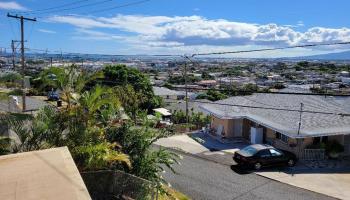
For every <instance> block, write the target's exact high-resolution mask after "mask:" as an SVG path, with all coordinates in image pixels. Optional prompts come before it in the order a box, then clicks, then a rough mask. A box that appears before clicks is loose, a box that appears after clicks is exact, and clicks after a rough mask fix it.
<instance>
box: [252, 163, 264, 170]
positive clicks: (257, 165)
mask: <svg viewBox="0 0 350 200" xmlns="http://www.w3.org/2000/svg"><path fill="white" fill-rule="evenodd" d="M261 167H262V166H261V163H259V162H257V163H255V164H254V169H256V170H260V169H261Z"/></svg>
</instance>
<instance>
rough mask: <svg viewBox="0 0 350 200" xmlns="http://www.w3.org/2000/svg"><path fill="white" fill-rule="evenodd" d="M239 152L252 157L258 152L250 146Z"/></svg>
mask: <svg viewBox="0 0 350 200" xmlns="http://www.w3.org/2000/svg"><path fill="white" fill-rule="evenodd" d="M241 152H243V153H244V154H248V155H251V156H252V155H254V154H256V153H257V152H258V150H257V149H256V148H254V147H252V146H248V147H245V148H243V149H241Z"/></svg>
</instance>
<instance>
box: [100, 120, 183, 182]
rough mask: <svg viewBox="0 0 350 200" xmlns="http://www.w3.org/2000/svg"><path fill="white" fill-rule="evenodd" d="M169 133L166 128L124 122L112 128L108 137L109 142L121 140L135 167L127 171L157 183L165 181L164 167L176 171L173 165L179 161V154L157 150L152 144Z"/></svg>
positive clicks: (161, 149)
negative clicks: (159, 128) (163, 176)
mask: <svg viewBox="0 0 350 200" xmlns="http://www.w3.org/2000/svg"><path fill="white" fill-rule="evenodd" d="M168 135H169V132H167V131H165V130H158V129H154V128H152V127H147V126H142V127H135V126H133V125H132V124H123V125H122V126H120V127H116V128H114V129H110V130H109V131H108V135H107V138H108V141H109V142H112V143H113V142H119V144H120V145H121V146H122V147H123V149H122V152H124V153H125V154H128V155H129V157H130V161H131V164H132V166H133V168H132V169H127V170H126V171H127V172H129V173H131V174H134V175H136V176H139V177H142V178H145V179H147V180H150V181H154V182H156V183H165V180H164V179H163V178H162V176H161V173H162V172H163V171H164V167H168V168H169V169H170V170H172V171H174V170H173V168H172V165H173V164H175V163H178V161H177V159H178V158H179V156H178V155H177V154H175V153H173V152H170V151H168V150H165V149H163V148H159V149H158V150H157V149H155V148H153V146H152V145H153V143H154V142H155V141H157V140H158V139H160V138H163V137H166V136H168Z"/></svg>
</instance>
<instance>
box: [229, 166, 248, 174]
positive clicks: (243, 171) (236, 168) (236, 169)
mask: <svg viewBox="0 0 350 200" xmlns="http://www.w3.org/2000/svg"><path fill="white" fill-rule="evenodd" d="M230 168H231V170H232V171H234V172H236V173H237V174H240V175H246V174H251V173H252V171H250V170H249V169H243V168H242V167H239V166H238V165H231V167H230Z"/></svg>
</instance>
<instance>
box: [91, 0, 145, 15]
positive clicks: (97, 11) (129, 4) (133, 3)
mask: <svg viewBox="0 0 350 200" xmlns="http://www.w3.org/2000/svg"><path fill="white" fill-rule="evenodd" d="M149 1H151V0H142V1H134V2H131V3H126V4H122V5H119V6H114V7H111V8H105V9H100V10H95V11H91V12H88V13H91V14H95V13H99V12H104V11H109V10H114V9H117V8H124V7H129V6H134V5H138V4H143V3H146V2H149Z"/></svg>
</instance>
